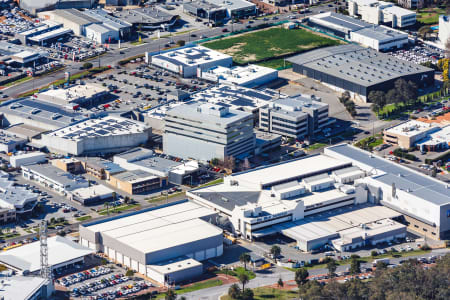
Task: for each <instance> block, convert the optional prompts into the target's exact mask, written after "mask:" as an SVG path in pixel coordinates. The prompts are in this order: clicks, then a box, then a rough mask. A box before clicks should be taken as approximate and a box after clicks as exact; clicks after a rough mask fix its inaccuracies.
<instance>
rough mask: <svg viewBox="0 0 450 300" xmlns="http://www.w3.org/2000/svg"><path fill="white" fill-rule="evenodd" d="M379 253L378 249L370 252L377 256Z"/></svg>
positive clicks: (371, 254)
mask: <svg viewBox="0 0 450 300" xmlns="http://www.w3.org/2000/svg"><path fill="white" fill-rule="evenodd" d="M377 255H378V252H377V250H372V251H371V252H370V256H372V257H375V256H377Z"/></svg>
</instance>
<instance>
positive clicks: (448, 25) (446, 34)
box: [439, 16, 450, 45]
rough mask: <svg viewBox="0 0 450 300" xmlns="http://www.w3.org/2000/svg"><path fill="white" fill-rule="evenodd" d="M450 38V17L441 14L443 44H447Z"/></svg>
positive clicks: (440, 26) (440, 25)
mask: <svg viewBox="0 0 450 300" xmlns="http://www.w3.org/2000/svg"><path fill="white" fill-rule="evenodd" d="M449 38H450V17H449V16H439V40H440V41H441V44H442V45H445V43H446V42H447V40H448V39H449Z"/></svg>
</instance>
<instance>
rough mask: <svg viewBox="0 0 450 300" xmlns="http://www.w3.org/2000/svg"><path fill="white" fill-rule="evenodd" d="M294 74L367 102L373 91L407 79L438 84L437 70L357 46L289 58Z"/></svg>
mask: <svg viewBox="0 0 450 300" xmlns="http://www.w3.org/2000/svg"><path fill="white" fill-rule="evenodd" d="M288 61H289V62H291V63H292V64H293V71H294V72H296V73H300V74H303V75H305V76H307V77H310V78H313V79H316V80H318V81H320V82H322V83H324V84H326V85H328V86H330V87H331V88H333V89H335V90H337V91H341V92H343V91H349V92H350V93H351V94H352V95H353V96H354V97H359V98H361V99H362V100H363V101H366V100H367V95H369V93H370V92H371V91H377V90H381V91H385V92H386V91H388V90H389V89H392V88H393V87H394V82H395V81H396V80H397V79H399V78H403V79H405V80H406V81H409V80H411V81H413V82H416V83H417V84H419V85H421V86H428V85H432V84H433V83H434V70H433V69H430V68H427V67H424V66H421V65H417V64H414V63H411V62H408V61H404V60H400V59H397V58H395V57H392V56H390V55H387V54H384V53H380V52H377V51H375V50H372V49H367V48H363V47H361V46H357V45H351V44H350V45H341V46H333V47H327V48H322V49H318V50H312V51H308V52H306V53H304V54H300V55H297V56H294V57H292V58H289V59H288Z"/></svg>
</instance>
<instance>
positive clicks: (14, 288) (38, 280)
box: [0, 276, 48, 300]
mask: <svg viewBox="0 0 450 300" xmlns="http://www.w3.org/2000/svg"><path fill="white" fill-rule="evenodd" d="M2 281H3V284H2V287H1V288H0V295H1V296H6V298H5V299H7V300H8V299H34V298H33V296H35V294H36V292H37V291H39V290H40V289H41V288H42V286H44V285H46V284H47V283H48V281H47V279H45V278H42V277H37V276H12V277H7V278H4V279H3V280H2Z"/></svg>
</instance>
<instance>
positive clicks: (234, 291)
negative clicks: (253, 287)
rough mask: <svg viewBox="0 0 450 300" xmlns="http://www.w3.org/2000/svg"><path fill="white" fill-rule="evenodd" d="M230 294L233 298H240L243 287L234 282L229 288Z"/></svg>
mask: <svg viewBox="0 0 450 300" xmlns="http://www.w3.org/2000/svg"><path fill="white" fill-rule="evenodd" d="M228 296H230V297H231V299H238V298H239V297H240V296H241V288H240V287H239V285H237V284H236V283H234V284H232V285H231V286H230V288H229V289H228Z"/></svg>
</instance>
